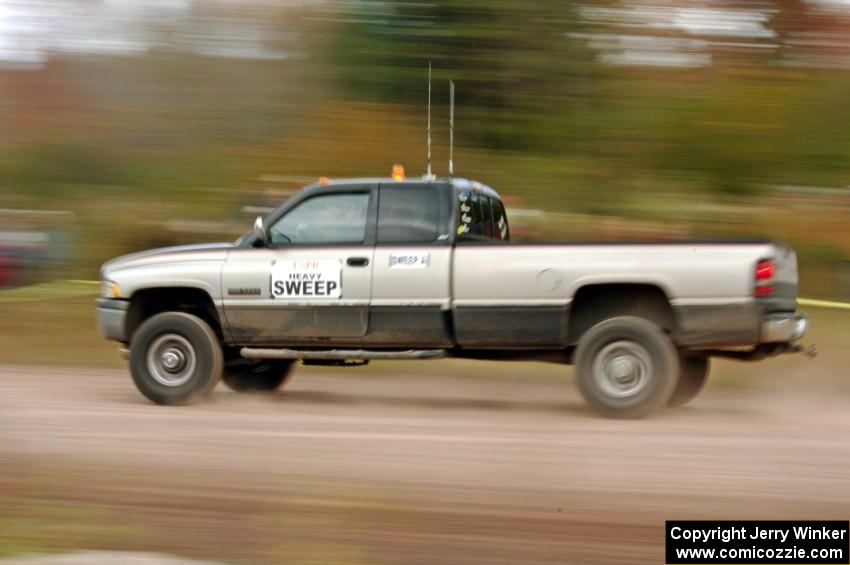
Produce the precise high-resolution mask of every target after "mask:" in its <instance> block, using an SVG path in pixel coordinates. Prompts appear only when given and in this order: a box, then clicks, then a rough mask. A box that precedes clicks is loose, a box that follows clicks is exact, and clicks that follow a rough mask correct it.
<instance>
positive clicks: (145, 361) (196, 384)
mask: <svg viewBox="0 0 850 565" xmlns="http://www.w3.org/2000/svg"><path fill="white" fill-rule="evenodd" d="M171 365H174V366H173V367H170V366H171ZM169 367H170V368H169ZM222 367H224V356H223V354H222V351H221V345H220V344H219V342H218V338H217V337H216V335H215V332H213V330H212V329H211V328H210V326H209V325H208V324H207V323H206V322H204V321H203V320H202V319H200V318H198V317H197V316H193V315H191V314H185V313H183V312H166V313H163V314H157V315H155V316H152V317H150V318H148V319H147V320H145V321H144V322H143V323H142V325H141V326H139V329H138V330H136V332H135V333H134V334H133V338H132V340H131V342H130V373H131V374H132V375H133V382H134V383H135V384H136V388H138V389H139V392H141V393H142V394H143V395H144V396H145V397H146V398H148V399H149V400H151V401H153V402H156V403H157V404H168V405H179V404H188V403H190V402H192V401H194V400H197V399H199V398H202V397H204V396H206V395H207V394H209V393H210V392H211V391H212V389H214V388H215V385H216V384H218V381H219V379H220V378H221V371H222Z"/></svg>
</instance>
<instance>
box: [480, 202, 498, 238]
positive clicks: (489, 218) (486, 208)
mask: <svg viewBox="0 0 850 565" xmlns="http://www.w3.org/2000/svg"><path fill="white" fill-rule="evenodd" d="M479 200H480V202H481V235H483V236H484V237H486V238H487V239H494V237H495V236H494V235H493V233H494V230H493V207H492V203H491V200H490V198H489V197H488V196H484V195H483V194H482V195H480V196H479Z"/></svg>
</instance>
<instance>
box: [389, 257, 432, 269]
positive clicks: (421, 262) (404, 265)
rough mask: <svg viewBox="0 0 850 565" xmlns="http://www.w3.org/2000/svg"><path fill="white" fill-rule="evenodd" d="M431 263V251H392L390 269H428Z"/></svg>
mask: <svg viewBox="0 0 850 565" xmlns="http://www.w3.org/2000/svg"><path fill="white" fill-rule="evenodd" d="M430 264H431V254H430V253H392V254H391V255H390V269H427V268H428V266H429V265H430Z"/></svg>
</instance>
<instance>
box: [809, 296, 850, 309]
mask: <svg viewBox="0 0 850 565" xmlns="http://www.w3.org/2000/svg"><path fill="white" fill-rule="evenodd" d="M797 304H800V305H802V306H815V307H817V308H835V309H837V310H850V304H848V303H847V302H832V301H830V300H815V299H814V298H798V299H797Z"/></svg>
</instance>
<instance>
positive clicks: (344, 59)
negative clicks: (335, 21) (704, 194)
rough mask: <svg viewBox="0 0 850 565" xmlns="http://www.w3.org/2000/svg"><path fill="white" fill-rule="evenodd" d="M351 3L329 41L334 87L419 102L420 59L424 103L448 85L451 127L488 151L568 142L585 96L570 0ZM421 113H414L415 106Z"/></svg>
mask: <svg viewBox="0 0 850 565" xmlns="http://www.w3.org/2000/svg"><path fill="white" fill-rule="evenodd" d="M558 8H559V9H558V10H553V9H552V3H551V2H549V1H546V0H524V1H522V2H516V1H514V0H441V1H438V2H433V3H422V2H415V1H407V0H391V1H388V2H368V1H354V2H350V3H348V4H347V9H346V12H345V15H344V18H343V20H344V23H343V24H342V25H341V28H340V29H339V30H338V32H337V34H336V36H335V37H334V38H333V40H332V41H331V42H330V44H329V53H330V58H331V60H332V61H333V63H334V64H335V65H337V67H336V68H338V69H339V71H340V79H341V83H342V85H343V88H344V92H345V93H347V95H349V96H353V97H355V98H368V99H377V100H382V101H391V102H396V103H405V104H413V105H417V106H420V107H421V106H422V105H424V102H425V90H426V84H427V83H426V77H427V67H428V62H429V61H432V62H433V65H434V95H435V98H434V102H435V104H438V105H439V104H445V102H447V98H448V96H447V90H448V87H447V84H446V82H447V79H449V78H452V79H453V80H454V81H455V83H456V84H457V86H458V92H457V104H458V114H459V116H461V117H462V120H463V122H462V123H463V128H462V129H461V130H460V131H459V132H458V133H459V134H460V135H463V136H464V137H465V138H467V139H469V140H470V141H471V142H473V143H476V144H478V145H480V146H483V147H487V148H492V149H520V150H534V151H544V152H553V150H558V151H560V150H563V148H564V145H565V142H568V141H570V140H574V138H575V137H576V135H578V134H577V133H576V131H577V130H576V129H575V128H573V127H568V124H569V123H572V122H578V121H579V117H578V114H579V112H581V111H582V110H583V109H585V106H584V105H583V104H582V100H583V99H584V98H587V97H589V96H591V87H590V82H591V77H590V74H589V73H590V72H591V69H592V67H591V65H590V64H589V63H590V61H591V60H592V59H591V57H592V52H591V51H589V50H588V49H587V48H586V47H584V45H583V43H582V42H579V41H577V40H575V39H573V38H571V37H570V36H569V35H568V33H567V32H568V31H575V30H576V29H578V28H579V27H580V22H579V19H578V15H577V13H576V12H575V10H574V9H573V4H572V3H570V2H560V3H559V4H558ZM423 114H424V112H423Z"/></svg>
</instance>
